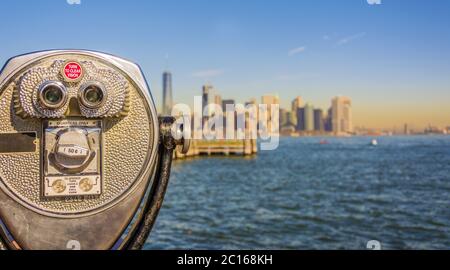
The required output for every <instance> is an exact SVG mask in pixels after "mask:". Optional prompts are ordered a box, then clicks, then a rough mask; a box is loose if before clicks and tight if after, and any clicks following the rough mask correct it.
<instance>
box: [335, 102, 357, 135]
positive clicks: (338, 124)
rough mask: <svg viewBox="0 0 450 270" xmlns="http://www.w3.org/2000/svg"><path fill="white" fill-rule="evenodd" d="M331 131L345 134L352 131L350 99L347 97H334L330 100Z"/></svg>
mask: <svg viewBox="0 0 450 270" xmlns="http://www.w3.org/2000/svg"><path fill="white" fill-rule="evenodd" d="M331 104H332V114H333V118H332V119H333V120H332V122H333V132H334V133H335V134H336V135H345V134H348V133H352V132H353V119H352V118H353V117H352V101H351V99H350V98H348V97H335V98H333V100H332V102H331Z"/></svg>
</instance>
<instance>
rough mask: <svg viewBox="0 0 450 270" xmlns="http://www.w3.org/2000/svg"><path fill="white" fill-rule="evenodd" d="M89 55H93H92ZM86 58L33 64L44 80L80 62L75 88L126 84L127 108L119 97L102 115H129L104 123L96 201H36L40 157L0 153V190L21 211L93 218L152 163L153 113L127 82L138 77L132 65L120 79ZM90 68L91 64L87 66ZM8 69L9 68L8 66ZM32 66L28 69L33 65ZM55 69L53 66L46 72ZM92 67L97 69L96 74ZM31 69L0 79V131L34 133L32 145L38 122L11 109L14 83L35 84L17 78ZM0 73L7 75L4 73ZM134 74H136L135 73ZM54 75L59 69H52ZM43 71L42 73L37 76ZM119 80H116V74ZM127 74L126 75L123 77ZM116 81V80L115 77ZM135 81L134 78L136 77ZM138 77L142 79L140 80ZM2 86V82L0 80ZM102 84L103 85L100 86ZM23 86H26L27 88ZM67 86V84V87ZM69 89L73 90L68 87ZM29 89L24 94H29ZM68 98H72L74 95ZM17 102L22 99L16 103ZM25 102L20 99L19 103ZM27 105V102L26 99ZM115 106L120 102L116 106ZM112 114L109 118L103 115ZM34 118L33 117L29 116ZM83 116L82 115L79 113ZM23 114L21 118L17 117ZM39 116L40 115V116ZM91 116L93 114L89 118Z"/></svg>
mask: <svg viewBox="0 0 450 270" xmlns="http://www.w3.org/2000/svg"><path fill="white" fill-rule="evenodd" d="M92 55H93V54H92ZM92 55H91V54H87V53H86V54H77V53H76V52H70V53H67V54H65V53H64V52H58V54H57V55H50V54H49V57H45V55H44V57H43V58H42V59H40V60H39V61H38V62H37V63H34V64H37V65H39V66H41V67H45V66H47V71H45V72H44V73H43V74H44V75H45V76H50V77H51V76H56V77H57V76H58V74H59V73H55V72H57V69H58V68H59V65H60V64H59V63H61V62H63V61H65V60H69V59H70V60H72V59H74V58H76V59H77V61H79V62H81V63H83V65H84V66H85V67H87V70H88V72H87V73H86V76H84V77H83V80H82V81H80V82H78V83H77V84H82V83H83V82H85V81H88V80H92V79H94V78H95V76H99V75H98V74H101V75H102V76H106V77H108V76H112V77H115V78H118V81H121V78H125V79H127V84H128V87H127V92H128V100H129V103H126V102H125V96H123V95H122V97H123V99H122V101H123V102H124V103H123V104H122V105H118V106H116V105H112V106H111V108H110V109H109V110H108V114H107V115H113V114H114V115H116V113H117V112H120V111H121V110H122V109H126V110H129V112H128V115H127V116H122V117H118V118H104V119H103V127H104V147H105V149H104V150H105V152H104V193H103V194H102V195H101V196H99V197H98V198H89V199H79V198H69V199H68V198H66V199H43V198H42V197H41V196H40V191H41V190H40V162H41V161H40V152H39V151H38V152H36V153H25V154H14V155H5V154H0V164H2V166H1V167H0V178H1V179H0V187H1V188H2V189H3V191H4V192H6V193H7V194H8V195H10V196H11V197H13V198H15V199H16V201H18V202H20V203H21V204H22V205H23V206H25V207H27V208H29V209H32V210H34V211H36V212H39V213H41V214H44V215H50V216H61V217H76V216H80V215H85V214H86V215H87V214H94V213H95V212H98V211H99V210H100V209H105V208H108V207H111V206H112V205H114V204H116V203H118V202H119V201H120V200H122V199H123V198H124V197H125V195H127V194H129V193H130V192H132V191H133V190H134V189H135V186H136V185H137V184H138V182H139V181H142V180H143V175H142V174H143V172H144V171H148V170H149V168H148V167H149V163H150V161H151V160H152V159H154V158H155V157H154V156H155V155H156V153H153V152H154V151H156V149H154V145H155V139H156V140H157V138H155V130H154V127H155V123H154V120H153V119H154V118H152V113H154V108H149V107H148V105H147V102H148V99H149V98H148V97H145V96H144V94H143V93H142V92H139V90H138V89H137V87H138V86H139V87H142V86H143V85H142V80H141V82H137V83H136V82H134V81H131V80H130V78H129V76H130V75H134V74H133V72H135V73H137V72H139V69H138V68H136V66H134V70H132V71H130V73H127V74H124V73H122V71H121V70H118V69H115V70H113V69H114V67H112V66H111V65H109V64H108V62H106V61H105V60H104V59H98V58H96V57H94V56H92ZM111 62H114V63H118V64H120V65H119V66H123V65H125V64H126V63H122V62H120V60H118V59H112V60H111ZM90 63H94V64H92V65H91V64H90ZM12 64H13V66H14V68H20V66H18V67H16V65H15V63H12ZM34 64H33V65H34ZM53 65H56V66H55V67H52V66H53ZM98 67H101V69H99V68H98ZM33 68H34V67H33V66H28V67H26V68H23V70H21V71H20V72H18V73H17V75H16V76H14V77H10V78H8V77H6V76H5V75H3V76H2V79H5V78H6V79H8V80H7V81H6V83H7V84H3V86H2V88H1V89H0V119H2V121H0V132H17V131H23V132H25V131H34V132H37V135H38V136H37V137H38V139H37V140H38V144H40V142H41V139H42V130H41V121H40V120H39V119H36V118H25V119H24V118H22V117H19V116H18V115H17V114H16V110H15V108H14V105H17V104H14V98H13V94H14V92H15V91H16V90H18V84H20V83H24V82H25V81H26V82H27V83H26V84H24V85H27V86H26V87H31V88H33V87H36V86H32V85H35V84H32V83H31V82H32V81H33V82H35V81H37V79H34V80H31V79H27V80H25V79H24V77H23V75H25V74H27V75H26V76H28V77H29V78H31V77H33V78H34V76H37V75H33V76H31V75H30V74H32V73H33V72H36V70H34V71H33V72H30V69H31V70H32V69H33ZM5 70H8V68H7V69H5ZM90 70H96V71H95V74H97V75H92V76H90V75H89V74H90ZM136 70H137V71H136ZM58 71H59V70H58ZM41 72H43V71H41ZM118 74H119V75H120V76H119V75H118ZM127 75H128V76H127ZM119 77H120V78H119ZM136 77H137V76H136ZM141 77H142V76H141ZM2 83H5V81H3V82H2ZM103 83H108V82H105V81H103ZM28 84H29V85H28ZM71 84H72V83H71ZM70 87H72V88H73V89H75V88H76V87H75V85H70ZM31 88H30V89H31ZM71 91H73V95H74V96H76V94H77V93H76V92H75V91H74V90H71ZM20 100H21V101H22V99H20ZM25 101H26V99H25V98H24V102H25ZM28 102H33V100H32V99H29V100H28ZM118 104H121V102H118ZM109 112H114V113H111V114H110V113H109ZM26 113H27V114H28V115H34V116H38V114H36V112H32V111H31V110H28V111H27V112H26ZM33 113H34V114H33ZM84 113H87V111H85V112H84ZM22 115H23V114H22ZM41 116H42V115H41ZM91 116H95V114H91Z"/></svg>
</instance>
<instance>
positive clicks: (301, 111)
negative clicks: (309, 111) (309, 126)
mask: <svg viewBox="0 0 450 270" xmlns="http://www.w3.org/2000/svg"><path fill="white" fill-rule="evenodd" d="M297 130H298V131H305V130H306V127H305V108H298V109H297Z"/></svg>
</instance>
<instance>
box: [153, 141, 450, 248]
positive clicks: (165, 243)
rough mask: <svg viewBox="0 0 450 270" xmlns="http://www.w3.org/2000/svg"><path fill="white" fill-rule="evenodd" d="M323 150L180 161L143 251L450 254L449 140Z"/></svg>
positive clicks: (284, 147) (295, 144)
mask: <svg viewBox="0 0 450 270" xmlns="http://www.w3.org/2000/svg"><path fill="white" fill-rule="evenodd" d="M326 140H327V141H328V142H329V144H326V145H322V144H320V143H319V142H320V141H321V138H285V139H282V140H281V142H280V147H279V149H278V150H276V151H269V152H260V153H259V154H258V156H256V157H254V158H238V157H234V158H233V157H228V158H225V157H217V158H214V157H213V158H208V157H201V158H195V159H190V160H180V161H176V162H175V164H174V167H173V174H172V178H171V184H170V186H169V190H168V193H167V195H166V200H165V202H164V206H163V209H162V210H161V213H160V215H159V218H158V220H157V224H156V226H155V228H154V230H153V232H152V234H151V236H150V239H149V240H148V242H147V245H146V248H147V249H365V248H366V243H367V241H369V240H378V241H380V242H381V244H382V247H383V248H386V249H449V248H450V229H449V228H450V210H449V209H450V136H447V137H445V136H436V137H385V138H379V139H378V142H379V145H378V146H377V147H370V146H368V145H369V142H370V140H371V138H327V139H326Z"/></svg>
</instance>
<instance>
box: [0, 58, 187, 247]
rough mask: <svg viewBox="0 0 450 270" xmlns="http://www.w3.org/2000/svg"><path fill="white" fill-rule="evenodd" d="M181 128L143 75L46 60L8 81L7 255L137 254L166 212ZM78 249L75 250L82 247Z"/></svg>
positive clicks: (112, 62)
mask: <svg viewBox="0 0 450 270" xmlns="http://www.w3.org/2000/svg"><path fill="white" fill-rule="evenodd" d="M174 122H175V119H174V118H172V117H160V118H158V115H157V112H156V108H155V105H154V102H153V99H152V97H151V93H150V89H149V87H148V85H147V83H146V80H145V78H144V75H143V74H142V72H141V70H140V68H139V67H138V66H137V65H136V64H134V63H132V62H130V61H127V60H124V59H122V58H119V57H115V56H112V55H108V54H104V53H99V52H91V51H78V50H57V51H44V52H37V53H31V54H26V55H21V56H17V57H14V58H12V59H10V60H9V61H8V62H7V64H6V65H5V67H4V68H3V69H2V72H1V73H0V164H1V167H0V202H1V203H0V248H2V247H3V248H6V249H67V248H72V247H74V246H75V247H77V248H80V249H139V248H141V247H142V245H143V244H144V242H145V240H146V238H147V237H148V234H149V232H150V230H151V227H152V225H153V223H154V221H155V219H156V216H157V214H158V211H159V209H160V207H161V203H162V200H163V198H164V194H165V190H166V188H167V184H168V180H169V176H170V166H171V160H172V155H173V151H174V149H175V147H176V146H177V145H183V147H182V148H183V151H187V149H188V148H189V141H188V140H184V139H181V140H180V139H177V140H176V139H174V138H173V137H172V136H171V128H172V125H174ZM74 243H75V245H74Z"/></svg>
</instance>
